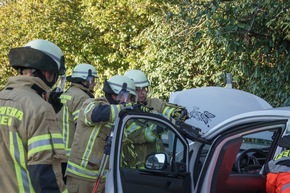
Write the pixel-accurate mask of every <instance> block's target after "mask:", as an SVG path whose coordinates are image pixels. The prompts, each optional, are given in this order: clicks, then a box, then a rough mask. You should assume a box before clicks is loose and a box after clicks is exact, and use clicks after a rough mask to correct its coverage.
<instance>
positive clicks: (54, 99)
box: [48, 88, 63, 114]
mask: <svg viewBox="0 0 290 193" xmlns="http://www.w3.org/2000/svg"><path fill="white" fill-rule="evenodd" d="M62 93H63V92H56V88H55V89H53V90H52V91H51V92H50V95H49V98H48V102H49V103H50V104H51V105H52V107H53V109H54V111H55V113H56V114H57V113H58V112H59V111H60V110H61V108H62V106H63V104H62V103H61V101H60V98H59V97H60V95H62Z"/></svg>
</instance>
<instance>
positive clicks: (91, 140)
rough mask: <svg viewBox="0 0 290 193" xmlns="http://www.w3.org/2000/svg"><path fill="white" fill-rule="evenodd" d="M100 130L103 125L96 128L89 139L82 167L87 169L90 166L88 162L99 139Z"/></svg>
mask: <svg viewBox="0 0 290 193" xmlns="http://www.w3.org/2000/svg"><path fill="white" fill-rule="evenodd" d="M100 128H101V125H99V126H98V127H97V126H95V127H94V128H93V130H92V132H91V135H90V137H89V139H88V143H87V146H86V149H85V152H84V154H83V157H82V162H81V166H82V167H86V166H87V164H88V160H89V157H90V155H91V153H92V150H93V146H94V144H95V141H96V139H97V136H98V134H99V132H100Z"/></svg>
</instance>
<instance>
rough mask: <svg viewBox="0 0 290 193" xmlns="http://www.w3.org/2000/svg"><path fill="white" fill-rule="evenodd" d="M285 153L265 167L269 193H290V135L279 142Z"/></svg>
mask: <svg viewBox="0 0 290 193" xmlns="http://www.w3.org/2000/svg"><path fill="white" fill-rule="evenodd" d="M278 145H279V146H280V147H283V148H285V151H283V152H281V153H280V154H278V155H277V156H276V157H275V158H274V159H273V160H271V161H269V162H268V163H267V164H266V165H265V169H264V170H265V174H266V179H267V180H266V191H267V193H290V135H287V136H284V137H282V138H281V139H280V140H279V141H278Z"/></svg>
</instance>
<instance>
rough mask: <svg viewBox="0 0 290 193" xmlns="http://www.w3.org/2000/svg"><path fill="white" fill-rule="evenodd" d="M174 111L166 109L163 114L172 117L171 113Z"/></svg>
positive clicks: (169, 108)
mask: <svg viewBox="0 0 290 193" xmlns="http://www.w3.org/2000/svg"><path fill="white" fill-rule="evenodd" d="M173 111H174V108H171V107H165V108H164V110H163V112H162V114H163V115H165V116H168V117H170V116H171V113H172V112H173Z"/></svg>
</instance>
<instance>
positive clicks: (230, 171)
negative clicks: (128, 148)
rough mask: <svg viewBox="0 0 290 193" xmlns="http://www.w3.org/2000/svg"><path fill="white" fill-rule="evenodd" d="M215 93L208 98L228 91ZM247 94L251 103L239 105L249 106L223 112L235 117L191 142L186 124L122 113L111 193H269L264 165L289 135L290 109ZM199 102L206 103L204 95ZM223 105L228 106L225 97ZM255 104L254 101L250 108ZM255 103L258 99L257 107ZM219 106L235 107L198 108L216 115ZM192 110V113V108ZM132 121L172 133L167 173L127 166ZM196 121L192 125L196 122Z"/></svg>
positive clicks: (113, 151)
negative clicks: (125, 152) (125, 156)
mask: <svg viewBox="0 0 290 193" xmlns="http://www.w3.org/2000/svg"><path fill="white" fill-rule="evenodd" d="M212 89H213V88H209V89H208V90H206V89H205V90H206V92H205V93H208V92H209V91H211V93H213V90H215V91H216V93H218V92H221V91H222V90H223V92H227V91H224V88H217V89H213V90H212ZM201 90H202V89H201ZM227 90H229V89H227ZM231 90H232V91H229V93H232V92H233V93H235V94H233V95H232V96H234V97H236V94H237V93H239V94H241V93H243V92H240V91H237V90H234V89H231ZM195 92H196V91H195ZM202 92H203V91H202ZM243 94H245V96H247V97H249V98H248V100H244V101H243V100H242V99H240V100H236V101H240V102H241V101H243V104H234V105H233V106H232V107H229V106H230V105H229V106H227V108H225V109H219V110H218V111H217V113H223V112H224V111H231V113H229V114H227V115H224V117H223V118H219V119H218V120H216V121H212V124H210V127H208V126H207V125H206V126H205V127H204V125H200V126H202V127H203V128H204V129H206V130H204V131H205V132H201V133H200V135H197V136H191V137H190V139H191V140H189V138H188V137H189V135H190V134H191V133H190V132H189V133H188V132H184V131H185V130H184V128H183V127H182V126H181V125H174V124H173V123H172V122H171V121H169V120H168V119H167V118H166V117H163V116H162V115H160V114H154V113H142V112H134V110H133V109H130V108H128V109H125V110H122V111H121V113H120V115H119V117H118V118H117V120H116V122H115V128H114V137H113V141H112V148H111V155H110V163H109V170H108V173H107V181H106V193H133V192H139V193H143V192H144V193H145V192H150V193H157V192H158V193H177V192H183V193H214V192H216V193H219V192H225V193H227V192H235V193H239V192H247V193H251V192H253V193H254V192H261V193H265V180H266V179H265V176H264V175H263V169H262V166H263V164H265V163H267V162H268V161H269V160H270V159H272V158H273V157H274V155H276V154H277V153H279V152H280V151H281V148H280V147H278V146H277V141H278V139H279V138H281V137H282V136H283V135H284V134H285V133H287V132H289V131H288V130H287V128H288V129H289V120H290V108H289V107H287V108H271V106H270V105H269V104H268V103H267V102H265V101H264V100H263V99H260V98H258V97H255V96H254V95H251V94H249V93H243ZM243 94H242V95H243ZM179 97H180V96H178V95H176V96H174V97H173V98H174V99H172V100H174V101H176V100H179ZM199 97H201V98H203V96H202V94H201V95H200V96H199ZM247 97H246V98H247ZM197 98H198V97H197ZM201 98H200V99H201ZM209 98H210V97H209ZM209 98H208V99H209ZM214 98H215V97H212V98H211V99H209V100H213V99H214ZM219 100H220V101H222V100H221V98H220V99H219ZM229 100H230V99H228V101H229ZM250 100H253V101H252V102H249V103H247V101H250ZM254 100H256V104H255V105H254V103H255V102H254ZM204 101H207V100H204ZM231 101H234V99H231ZM221 103H222V102H221ZM179 104H181V103H179ZM216 104H218V106H219V105H220V106H219V108H222V106H225V105H226V104H233V103H223V104H220V103H219V102H218V100H216V101H215V102H214V103H211V105H210V104H207V105H208V106H207V105H204V106H203V104H202V102H201V103H200V104H199V106H198V107H199V108H200V109H202V108H204V109H202V110H204V111H205V110H209V112H214V111H213V110H215V108H214V105H215V107H217V106H216ZM194 105H195V104H194ZM243 105H244V106H247V105H252V107H249V108H243V109H242V110H241V111H239V110H235V108H241V107H242V106H243ZM186 107H187V108H190V107H189V105H187V106H186ZM131 120H133V121H136V120H143V121H146V122H148V123H153V124H156V125H157V126H162V127H164V128H166V129H167V132H166V133H167V134H166V136H165V137H164V136H163V137H162V139H164V140H163V142H164V144H166V143H168V141H169V144H168V147H167V146H166V150H164V151H165V152H166V153H168V152H169V153H168V155H171V156H170V163H169V166H168V168H167V170H158V169H157V170H148V169H146V168H145V169H144V168H131V167H130V168H124V167H123V166H121V165H122V164H121V162H122V161H121V160H122V155H123V152H122V149H121V147H122V145H123V143H124V141H123V140H124V138H123V137H124V136H125V134H124V132H125V129H126V127H127V126H126V124H128V122H129V121H131ZM191 121H192V120H191ZM191 121H188V122H187V123H189V124H193V123H196V121H193V122H191ZM192 128H193V129H194V127H192ZM208 128H209V129H208ZM168 136H169V137H168ZM195 137H196V138H195ZM195 139H196V140H195ZM197 139H199V140H197ZM256 150H259V151H262V153H263V156H264V155H265V156H264V157H262V155H259V153H258V152H255V151H256ZM247 151H249V153H248V152H247ZM251 151H253V152H251ZM245 152H247V153H246V154H245ZM172 153H173V154H172ZM243 156H244V157H243ZM256 162H257V163H256ZM255 164H258V166H259V168H258V169H250V167H253V166H255Z"/></svg>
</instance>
